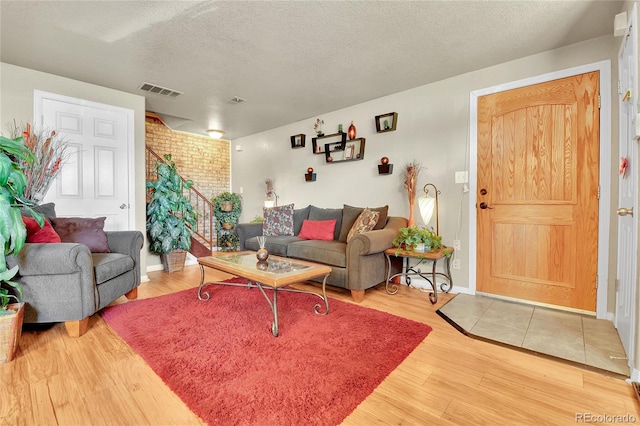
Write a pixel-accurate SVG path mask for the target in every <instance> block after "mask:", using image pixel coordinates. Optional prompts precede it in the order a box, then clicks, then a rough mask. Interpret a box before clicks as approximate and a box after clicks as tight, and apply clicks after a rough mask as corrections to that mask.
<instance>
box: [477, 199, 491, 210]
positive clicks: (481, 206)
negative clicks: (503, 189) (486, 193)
mask: <svg viewBox="0 0 640 426" xmlns="http://www.w3.org/2000/svg"><path fill="white" fill-rule="evenodd" d="M480 208H481V209H482V210H484V209H492V208H493V207H490V206H489V204H487V203H485V202H484V201H483V202H481V203H480Z"/></svg>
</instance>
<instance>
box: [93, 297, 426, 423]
mask: <svg viewBox="0 0 640 426" xmlns="http://www.w3.org/2000/svg"><path fill="white" fill-rule="evenodd" d="M206 290H208V291H209V293H210V294H211V300H209V301H208V302H204V301H200V300H198V298H197V289H195V288H194V289H189V290H184V291H181V292H178V293H173V294H170V295H166V296H161V297H156V298H152V299H144V300H138V301H132V302H128V303H124V304H121V305H116V306H113V307H108V308H105V309H104V310H103V311H102V317H103V318H104V319H105V320H106V322H107V323H108V324H109V325H110V326H111V327H112V328H113V329H114V330H115V331H116V332H117V333H118V334H119V335H120V336H121V337H122V338H123V339H124V340H125V341H126V342H127V343H128V344H129V345H130V346H131V347H132V348H133V349H134V350H135V351H136V352H137V353H138V354H140V356H141V357H142V358H144V360H145V361H146V362H147V363H148V364H149V365H150V366H151V368H153V370H154V371H155V372H156V373H157V374H158V375H159V376H160V377H161V378H162V380H164V382H165V383H166V384H167V385H168V386H169V387H170V388H171V389H172V390H173V391H174V392H175V393H176V394H177V395H178V396H179V397H180V398H181V399H182V400H183V401H184V402H185V404H186V405H187V406H188V407H189V408H190V409H191V410H192V411H193V412H194V413H196V414H197V415H198V416H200V417H201V418H202V419H203V420H204V421H206V422H207V423H208V424H210V425H336V424H338V423H340V422H341V421H342V420H343V419H344V418H345V417H346V416H347V415H349V414H350V413H351V412H352V411H353V410H354V409H355V408H356V407H357V405H358V404H359V403H360V402H362V400H364V399H365V398H366V397H367V396H368V395H369V394H370V393H371V392H372V391H373V390H374V389H375V388H376V387H377V386H378V385H379V384H380V382H381V381H382V380H383V379H384V378H385V377H386V376H388V375H389V373H391V371H393V370H394V369H395V368H396V367H397V366H398V364H400V363H401V362H402V361H403V360H404V359H405V358H406V357H407V355H409V353H411V351H413V349H415V347H416V346H417V345H418V344H419V343H420V342H422V340H423V339H424V338H425V337H426V336H427V335H428V334H429V332H430V331H431V327H429V326H428V325H425V324H421V323H418V322H415V321H411V320H407V319H404V318H400V317H397V316H394V315H390V314H386V313H384V312H379V311H376V310H373V309H369V308H364V307H361V306H357V305H353V304H349V303H346V302H341V301H339V300H335V299H331V300H330V301H329V314H328V315H325V316H323V315H316V314H314V313H313V306H314V305H315V304H316V303H318V302H320V299H319V298H317V297H315V296H311V295H307V294H300V293H286V292H279V293H278V318H279V326H280V335H279V336H278V337H273V335H272V334H271V322H272V318H273V315H272V313H271V309H270V308H269V305H268V304H267V301H266V300H265V298H264V296H263V295H262V293H260V290H258V289H257V288H252V289H247V288H242V287H229V286H220V285H211V286H208V287H207V288H206ZM267 294H268V295H269V296H271V290H267Z"/></svg>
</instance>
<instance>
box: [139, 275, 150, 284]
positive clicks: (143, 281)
mask: <svg viewBox="0 0 640 426" xmlns="http://www.w3.org/2000/svg"><path fill="white" fill-rule="evenodd" d="M149 281H151V280H150V279H149V275H147V274H144V275H143V276H141V277H140V282H141V283H148V282H149Z"/></svg>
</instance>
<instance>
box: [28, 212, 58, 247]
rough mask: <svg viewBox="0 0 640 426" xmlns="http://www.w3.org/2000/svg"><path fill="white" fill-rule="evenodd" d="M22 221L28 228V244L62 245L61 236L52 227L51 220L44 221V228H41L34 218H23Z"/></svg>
mask: <svg viewBox="0 0 640 426" xmlns="http://www.w3.org/2000/svg"><path fill="white" fill-rule="evenodd" d="M22 221H23V222H24V225H25V227H26V228H27V242H28V243H61V242H62V240H60V236H59V235H58V234H57V233H56V231H55V230H54V229H53V226H51V223H50V222H49V220H47V219H45V220H44V226H43V227H42V228H40V225H38V222H36V220H35V219H34V218H32V217H25V216H22Z"/></svg>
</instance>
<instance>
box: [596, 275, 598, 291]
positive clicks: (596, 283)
mask: <svg viewBox="0 0 640 426" xmlns="http://www.w3.org/2000/svg"><path fill="white" fill-rule="evenodd" d="M597 289H598V276H597V275H596V290H597Z"/></svg>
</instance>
